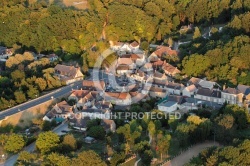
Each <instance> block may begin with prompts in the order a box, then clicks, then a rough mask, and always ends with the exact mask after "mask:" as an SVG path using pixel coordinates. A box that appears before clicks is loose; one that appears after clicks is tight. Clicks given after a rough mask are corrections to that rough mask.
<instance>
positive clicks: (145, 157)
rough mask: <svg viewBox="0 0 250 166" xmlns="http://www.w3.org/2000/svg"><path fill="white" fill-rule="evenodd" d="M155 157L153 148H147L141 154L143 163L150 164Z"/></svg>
mask: <svg viewBox="0 0 250 166" xmlns="http://www.w3.org/2000/svg"><path fill="white" fill-rule="evenodd" d="M152 159H153V152H152V150H145V151H144V152H143V154H142V155H141V161H142V163H143V164H145V165H147V166H149V165H150V163H151V160H152Z"/></svg>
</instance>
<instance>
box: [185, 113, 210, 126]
mask: <svg viewBox="0 0 250 166" xmlns="http://www.w3.org/2000/svg"><path fill="white" fill-rule="evenodd" d="M205 120H206V119H201V118H200V117H199V116H196V115H191V116H189V117H188V118H187V122H189V123H193V124H195V125H200V124H201V123H202V122H204V121H205Z"/></svg>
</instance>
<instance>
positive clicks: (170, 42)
mask: <svg viewBox="0 0 250 166" xmlns="http://www.w3.org/2000/svg"><path fill="white" fill-rule="evenodd" d="M173 44H174V41H173V39H172V38H171V37H169V38H168V45H169V47H173Z"/></svg>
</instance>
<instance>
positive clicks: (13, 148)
mask: <svg viewBox="0 0 250 166" xmlns="http://www.w3.org/2000/svg"><path fill="white" fill-rule="evenodd" d="M24 145H25V142H24V139H23V136H21V135H18V134H11V135H10V136H9V138H8V140H7V142H6V144H5V146H4V149H5V150H6V151H8V152H11V153H17V152H18V151H19V150H21V149H22V148H23V147H24Z"/></svg>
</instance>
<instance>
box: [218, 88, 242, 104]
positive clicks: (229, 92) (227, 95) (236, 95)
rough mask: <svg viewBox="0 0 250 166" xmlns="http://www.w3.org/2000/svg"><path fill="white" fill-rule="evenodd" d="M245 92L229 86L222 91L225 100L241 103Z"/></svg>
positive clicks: (231, 102) (230, 102)
mask: <svg viewBox="0 0 250 166" xmlns="http://www.w3.org/2000/svg"><path fill="white" fill-rule="evenodd" d="M243 96H244V94H243V93H242V92H241V91H240V90H237V89H235V88H227V89H225V90H223V91H222V92H221V98H222V100H223V102H228V103H229V104H239V105H241V103H242V102H243Z"/></svg>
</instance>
